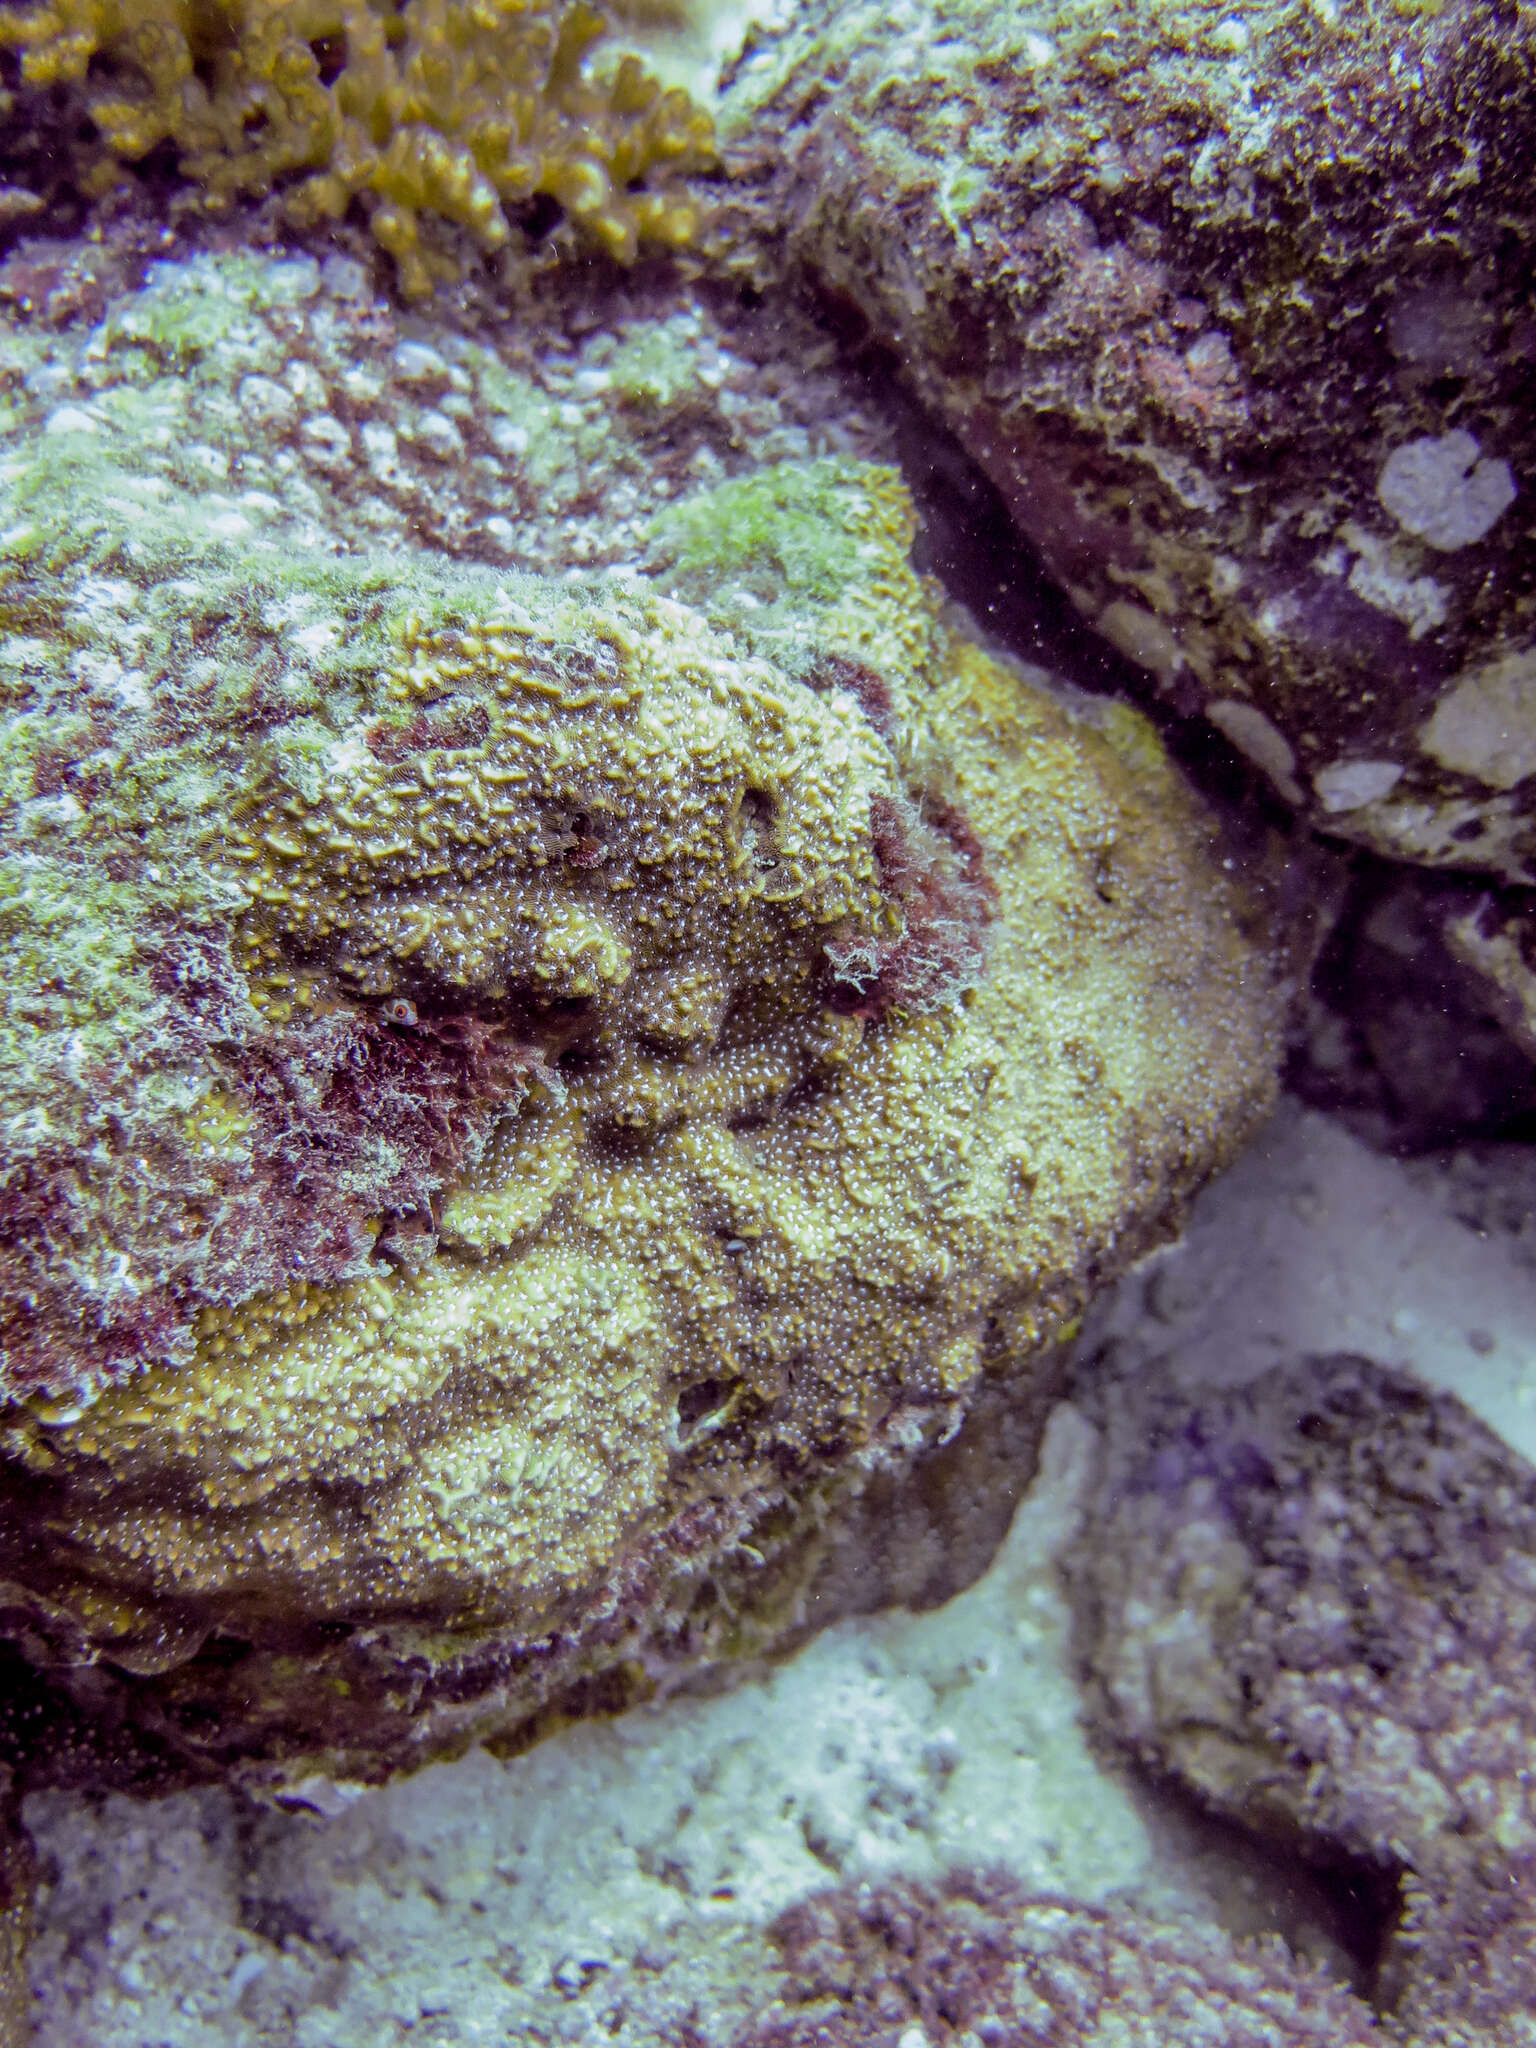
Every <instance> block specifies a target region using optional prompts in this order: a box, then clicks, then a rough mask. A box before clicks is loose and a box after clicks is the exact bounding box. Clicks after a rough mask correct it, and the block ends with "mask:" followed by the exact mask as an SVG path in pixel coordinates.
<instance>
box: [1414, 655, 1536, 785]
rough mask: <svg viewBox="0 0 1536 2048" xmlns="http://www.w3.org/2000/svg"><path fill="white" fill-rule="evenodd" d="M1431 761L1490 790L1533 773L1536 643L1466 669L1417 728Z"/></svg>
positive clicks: (1535, 754) (1535, 757)
mask: <svg viewBox="0 0 1536 2048" xmlns="http://www.w3.org/2000/svg"><path fill="white" fill-rule="evenodd" d="M1419 745H1420V746H1421V747H1422V748H1423V749H1424V751H1425V753H1426V754H1428V755H1429V756H1430V758H1431V760H1434V761H1438V762H1439V763H1440V766H1441V767H1442V768H1449V769H1450V770H1451V772H1452V773H1453V774H1456V775H1470V776H1472V777H1473V778H1474V779H1475V780H1476V781H1478V782H1481V783H1483V784H1485V785H1486V786H1487V787H1488V788H1489V789H1513V788H1514V787H1515V785H1516V784H1517V783H1520V782H1523V781H1524V780H1525V779H1526V777H1527V776H1528V775H1536V648H1530V647H1527V648H1522V649H1521V650H1520V651H1519V652H1518V653H1514V654H1505V655H1501V656H1500V657H1499V658H1498V659H1497V660H1496V661H1490V662H1486V663H1485V664H1483V666H1482V667H1480V668H1474V669H1468V670H1466V671H1465V672H1464V673H1463V674H1462V675H1460V676H1458V677H1457V678H1456V680H1455V682H1454V683H1453V684H1452V685H1451V686H1450V687H1449V689H1447V690H1446V691H1445V692H1444V693H1443V694H1442V696H1441V698H1440V701H1439V703H1438V704H1437V705H1436V706H1435V709H1434V712H1433V715H1432V716H1431V717H1430V718H1429V720H1428V721H1427V722H1426V723H1425V724H1424V725H1423V726H1422V727H1421V728H1420V730H1419Z"/></svg>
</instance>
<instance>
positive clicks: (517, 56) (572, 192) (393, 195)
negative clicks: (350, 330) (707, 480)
mask: <svg viewBox="0 0 1536 2048" xmlns="http://www.w3.org/2000/svg"><path fill="white" fill-rule="evenodd" d="M604 33H605V22H604V17H603V16H602V14H601V13H599V12H598V10H597V9H596V8H595V7H592V6H590V5H588V4H587V0H574V4H570V5H566V4H562V0H298V4H296V5H282V4H274V0H48V4H43V5H39V6H37V7H35V8H32V9H30V10H28V11H7V12H6V13H5V14H4V15H3V16H0V48H10V49H13V50H16V51H18V52H19V53H20V76H21V81H22V84H23V87H24V89H29V90H32V91H35V92H38V93H43V92H47V91H48V90H50V89H62V94H63V106H64V108H65V110H66V119H67V118H69V116H70V114H71V113H72V112H73V111H74V110H76V109H79V110H82V111H83V112H84V113H85V114H86V115H88V117H89V120H90V122H91V124H92V126H93V128H94V130H95V133H96V135H97V137H98V138H99V144H98V145H97V148H96V150H95V151H94V152H91V153H89V154H88V157H87V160H86V161H85V162H84V163H83V164H82V166H81V169H80V176H81V180H82V182H83V183H84V185H85V186H86V188H87V189H88V190H94V191H98V192H99V191H102V190H104V189H106V188H107V187H108V186H109V185H110V184H111V183H112V182H113V180H114V179H115V178H116V177H118V176H119V175H120V166H121V165H122V164H125V163H127V164H133V163H139V162H141V161H142V160H143V159H145V158H146V157H148V156H150V155H151V153H152V152H154V151H156V150H158V149H161V148H162V147H164V148H168V149H169V150H170V151H172V152H174V156H175V159H176V161H177V163H178V165H179V167H180V170H181V172H182V174H183V175H184V176H185V177H187V178H188V179H190V180H191V181H192V183H193V184H194V185H195V186H196V187H198V188H199V190H200V192H201V195H202V199H203V203H204V204H205V205H206V206H208V207H210V208H212V209H215V210H218V209H222V208H225V207H227V206H228V205H229V204H230V203H231V202H232V201H233V200H235V199H239V198H258V199H259V198H264V197H265V196H266V195H267V194H268V193H270V192H272V191H274V190H281V191H282V192H283V193H284V202H285V206H286V209H287V212H288V215H289V217H290V219H291V220H293V221H294V222H295V223H296V224H298V225H301V226H310V225H314V224H315V223H318V222H322V221H331V220H339V219H341V218H342V216H343V215H344V214H346V212H347V211H348V209H349V208H350V207H352V206H353V205H354V204H356V205H360V206H361V207H362V209H363V210H364V211H365V212H366V214H367V217H368V219H369V222H370V225H371V227H372V230H373V233H374V235H375V237H376V238H377V240H378V241H379V242H380V244H381V245H382V246H383V247H384V248H385V249H387V250H388V251H389V253H390V255H391V256H392V257H393V258H394V260H395V263H396V266H397V268H398V271H399V276H400V283H401V287H402V289H403V290H404V291H405V293H406V295H407V296H408V297H411V298H421V297H424V296H425V295H426V294H427V293H429V292H430V291H431V290H432V289H433V287H434V286H435V285H436V284H437V283H439V282H441V281H443V280H446V279H451V278H454V277H457V276H459V275H460V274H461V272H462V269H463V259H464V254H465V252H466V250H467V249H474V250H478V251H480V252H481V253H482V254H484V255H487V256H501V257H504V258H506V259H507V260H509V261H511V262H512V263H513V264H514V265H515V264H516V262H517V261H518V260H519V258H520V256H521V255H522V254H523V253H524V251H525V249H526V238H525V237H524V236H523V235H522V234H521V233H520V224H522V223H524V222H528V221H531V220H533V219H534V218H535V217H536V215H535V213H532V212H530V209H536V208H537V205H538V203H539V202H543V203H545V204H546V205H547V204H549V203H550V202H553V203H554V205H556V206H558V208H559V209H560V210H561V211H562V212H563V213H564V214H565V215H566V217H567V218H568V219H569V220H570V221H572V222H573V223H574V225H575V227H576V228H577V230H578V231H579V232H580V234H581V236H582V238H583V239H584V240H585V241H586V242H587V243H588V244H590V245H593V246H595V247H597V248H600V249H603V250H606V251H607V252H608V253H609V254H610V255H612V256H615V257H617V258H618V259H619V260H620V261H622V262H628V261H630V260H632V259H633V257H634V256H635V254H636V252H637V250H638V249H639V247H640V245H641V244H642V243H644V242H650V243H655V244H658V245H660V246H662V247H677V246H679V245H681V244H682V243H685V242H687V241H689V240H691V239H692V237H693V235H694V232H695V229H696V226H697V216H696V209H695V205H694V202H693V201H692V200H691V199H690V198H689V197H688V196H687V194H686V192H685V191H684V190H683V189H682V187H681V186H680V185H679V184H677V183H676V179H677V177H678V175H679V174H681V173H686V172H689V171H695V170H698V169H700V168H701V167H702V166H703V165H704V164H706V163H707V162H708V161H709V158H710V152H711V129H710V122H709V117H708V116H707V115H706V114H705V113H704V112H703V111H702V110H701V109H700V108H698V107H696V106H695V105H694V104H693V103H692V102H691V101H690V100H689V99H688V97H687V95H686V94H685V93H683V92H681V91H678V90H675V89H674V90H670V91H664V90H663V89H662V87H661V86H660V84H659V83H658V82H657V80H656V79H654V78H653V77H651V76H650V75H649V74H648V73H647V72H646V71H645V69H644V67H643V66H642V64H641V63H640V62H639V60H638V59H637V58H635V57H632V56H630V57H625V58H623V59H622V60H621V61H620V62H619V63H618V64H617V66H616V67H614V68H613V69H612V70H611V72H610V73H609V74H608V75H607V76H605V77H603V78H602V79H599V78H597V77H595V76H594V75H592V74H591V72H590V71H589V69H588V65H587V57H588V53H589V51H590V50H591V48H592V46H593V44H594V43H596V42H597V41H598V40H599V39H600V37H601V36H602V35H603V34H604Z"/></svg>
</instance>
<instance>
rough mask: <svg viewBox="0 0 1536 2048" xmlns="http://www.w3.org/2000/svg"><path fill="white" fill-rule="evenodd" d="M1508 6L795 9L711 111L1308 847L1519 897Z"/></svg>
mask: <svg viewBox="0 0 1536 2048" xmlns="http://www.w3.org/2000/svg"><path fill="white" fill-rule="evenodd" d="M1533 33H1536V25H1533V18H1532V15H1531V12H1530V10H1529V9H1528V8H1524V7H1513V6H1510V7H1504V6H1493V7H1490V6H1485V5H1482V4H1480V0H1446V4H1443V5H1442V4H1438V0H1437V4H1432V5H1431V4H1425V5H1417V4H1408V0H1393V4H1389V0H1338V4H1334V0H1329V4H1327V5H1318V6H1310V7H1309V6H1293V5H1290V4H1288V0H1287V4H1284V5H1279V4H1276V5H1268V4H1266V5H1256V6H1245V7H1240V8H1236V9H1233V10H1230V11H1227V12H1223V11H1222V10H1221V9H1218V8H1208V7H1196V6H1188V5H1171V6H1158V7H1147V6H1143V5H1140V4H1136V0H1087V4H1081V0H1071V4H1070V5H1062V4H1057V0H1030V4H1027V5H1021V6H1015V7H1008V8H1003V7H998V6H995V5H992V4H990V0H943V4H942V5H940V4H937V0H910V4H907V5H904V6H902V7H901V8H900V9H898V10H897V12H896V13H895V14H894V15H893V14H892V12H891V10H890V9H889V8H888V7H885V6H880V5H876V4H874V0H854V4H852V5H844V4H839V5H836V6H826V5H820V4H816V5H811V6H808V7H802V8H801V9H800V10H799V11H798V12H796V13H794V14H793V15H792V16H791V17H790V19H789V22H788V24H787V26H785V27H784V28H783V29H782V30H781V31H779V32H778V33H775V34H771V35H765V36H762V37H760V38H758V39H757V40H756V41H755V42H754V43H753V44H752V45H751V46H750V47H749V51H748V53H747V55H746V57H745V58H744V60H743V61H742V62H741V64H740V65H739V67H738V69H737V71H736V73H735V76H734V79H733V81H732V82H731V85H730V90H729V92H728V94H727V96H726V103H725V107H724V110H723V115H722V122H721V136H722V140H723V143H724V144H725V147H726V150H727V155H728V158H729V160H730V161H731V163H732V165H733V167H734V168H735V169H736V170H737V171H738V173H739V174H740V176H741V179H742V187H741V194H742V196H741V199H740V202H739V205H738V207H737V208H736V210H735V211H734V212H733V213H731V214H730V215H729V216H728V219H729V220H730V222H731V231H732V232H733V233H736V234H737V235H740V236H742V237H744V238H745V240H746V242H747V244H748V245H749V248H750V251H751V253H750V255H749V257H748V258H747V259H746V260H747V261H748V262H749V263H750V264H751V265H753V266H755V267H756V268H757V270H758V271H759V273H760V274H763V275H768V276H774V277H782V276H783V275H785V274H786V273H788V274H795V273H801V274H807V275H809V277H810V278H811V279H812V280H813V281H814V283H815V285H816V287H817V288H818V290H819V291H820V292H821V293H823V294H825V295H829V296H830V297H831V298H833V299H834V300H836V301H838V302H840V303H841V304H842V305H843V307H844V308H845V310H846V311H847V313H848V315H849V317H850V318H853V319H855V320H858V321H862V323H863V324H864V325H865V326H867V329H868V330H869V332H870V333H871V335H872V336H873V338H874V339H875V340H876V341H877V342H878V343H879V344H881V345H882V346H883V347H884V348H885V349H887V350H888V351H889V352H890V355H891V358H892V360H893V361H894V362H895V363H897V364H898V365H899V367H900V372H901V374H902V375H903V376H905V378H906V379H907V380H908V381H909V382H910V385H911V387H912V389H913V390H914V391H915V392H916V394H917V395H918V397H919V398H920V399H921V400H922V402H923V403H924V404H925V405H926V406H927V407H929V408H930V409H931V410H932V411H933V412H934V413H935V414H936V415H937V416H939V417H940V418H941V419H942V420H943V421H945V422H946V423H947V424H948V425H949V426H950V427H951V429H952V430H953V431H954V432H955V433H956V434H957V435H958V436H959V438H960V439H961V441H962V442H963V443H964V445H965V447H966V448H967V449H968V450H969V451H970V453H971V455H972V456H973V457H974V459H975V460H976V461H977V462H978V463H979V464H980V465H981V467H982V468H983V469H984V470H985V471H986V472H987V474H988V475H989V476H990V477H991V478H992V480H993V481H994V483H995V484H996V485H997V486H998V488H999V489H1000V490H1001V492H1002V494H1003V497H1004V498H1005V500H1006V502H1007V505H1008V508H1009V510H1010V512H1011V514H1012V517H1013V520H1014V522H1015V524H1016V526H1017V528H1018V530H1019V532H1020V533H1021V534H1022V535H1023V536H1024V537H1025V539H1026V541H1027V542H1028V544H1029V545H1030V547H1031V548H1033V549H1034V550H1036V551H1038V554H1039V556H1040V557H1041V558H1042V559H1043V561H1044V563H1045V565H1046V566H1047V568H1048V569H1049V571H1050V572H1051V574H1052V575H1053V576H1054V577H1055V578H1056V579H1057V580H1058V582H1059V583H1060V584H1061V585H1062V586H1063V587H1064V588H1065V589H1067V590H1068V591H1069V592H1070V593H1071V595H1072V596H1073V597H1074V599H1075V600H1076V602H1077V604H1078V605H1079V607H1080V608H1081V610H1082V612H1083V613H1084V614H1085V616H1086V617H1087V618H1088V619H1089V620H1090V621H1092V622H1093V623H1094V624H1095V625H1096V626H1097V628H1098V630H1099V631H1100V632H1101V633H1102V634H1104V635H1106V636H1107V637H1108V638H1109V639H1110V640H1111V641H1113V642H1114V643H1115V645H1116V646H1117V647H1119V648H1120V649H1121V650H1122V651H1123V652H1125V653H1127V654H1129V655H1130V656H1132V657H1133V658H1134V659H1135V660H1136V661H1137V662H1139V663H1141V664H1142V665H1143V666H1144V667H1145V668H1146V669H1147V670H1149V671H1150V672H1151V674H1152V677H1153V678H1154V679H1155V683H1156V686H1157V688H1158V689H1159V690H1160V691H1161V693H1162V694H1163V696H1164V698H1165V699H1166V701H1167V702H1169V703H1170V704H1171V705H1172V706H1173V707H1174V708H1176V709H1177V710H1178V711H1179V712H1181V713H1183V714H1198V713H1203V714H1204V716H1205V717H1206V718H1207V719H1208V720H1209V721H1210V722H1211V723H1212V725H1214V726H1216V727H1217V728H1219V730H1220V731H1221V732H1222V733H1223V734H1224V735H1225V736H1226V737H1227V738H1228V739H1229V740H1230V741H1231V742H1232V743H1233V745H1235V746H1236V747H1238V748H1239V749H1240V750H1241V751H1242V752H1243V753H1245V754H1246V755H1248V756H1249V757H1250V758H1251V759H1252V760H1253V761H1254V762H1256V763H1257V764H1258V765H1259V767H1260V768H1262V769H1263V770H1264V772H1265V773H1266V774H1267V775H1268V776H1269V778H1270V779H1271V781H1272V782H1273V783H1274V785H1275V787H1276V788H1278V789H1279V790H1280V791H1281V792H1283V794H1284V795H1285V797H1286V798H1287V799H1288V800H1289V801H1290V802H1291V803H1292V804H1294V805H1296V806H1298V807H1299V808H1300V809H1302V810H1303V811H1304V812H1305V813H1306V814H1307V815H1308V816H1309V817H1310V818H1312V819H1313V820H1315V821H1316V822H1317V823H1318V824H1319V825H1320V826H1322V827H1323V828H1325V829H1326V830H1328V831H1329V832H1333V833H1338V834H1342V835H1344V836H1345V837H1347V838H1351V839H1355V840H1358V841H1360V842H1362V843H1364V844H1367V845H1369V846H1371V847H1373V848H1375V849H1376V850H1378V851H1379V852H1382V853H1385V854H1388V855H1392V856H1395V857H1400V858H1404V859H1409V860H1413V861H1419V862H1428V863H1433V864H1437V865H1443V866H1451V867H1468V868H1475V869H1482V870H1491V871H1493V872H1495V873H1499V874H1502V875H1503V876H1505V877H1507V878H1510V879H1515V880H1521V881H1530V880H1531V879H1533V876H1536V836H1533V834H1532V831H1531V827H1530V823H1529V814H1530V803H1529V791H1530V788H1531V786H1532V781H1531V778H1532V777H1533V775H1536V614H1533V611H1532V601H1531V595H1530V592H1531V587H1532V566H1533V543H1532V532H1533V529H1532V519H1531V504H1532V496H1531V494H1532V491H1533V489H1536V416H1533V413H1532V408H1531V405H1530V384H1531V360H1532V352H1533V349H1536V328H1533V325H1532V321H1531V315H1530V294H1531V284H1532V268H1531V266H1532V256H1531V251H1532V249H1533V248H1536V217H1533V215H1536V202H1533V199H1532V191H1531V184H1530V178H1529V149H1530V135H1531V132H1532V125H1533V122H1536V90H1533V85H1532V80H1533V76H1536V71H1533V65H1532V52H1533V43H1532V37H1533Z"/></svg>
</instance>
